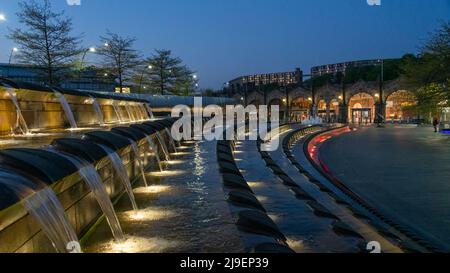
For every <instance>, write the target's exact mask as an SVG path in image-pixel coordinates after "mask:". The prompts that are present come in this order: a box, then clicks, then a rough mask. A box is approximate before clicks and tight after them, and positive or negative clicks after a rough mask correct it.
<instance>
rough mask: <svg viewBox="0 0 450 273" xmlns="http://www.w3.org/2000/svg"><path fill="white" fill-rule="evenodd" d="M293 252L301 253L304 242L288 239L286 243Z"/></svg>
mask: <svg viewBox="0 0 450 273" xmlns="http://www.w3.org/2000/svg"><path fill="white" fill-rule="evenodd" d="M286 243H287V244H288V245H289V247H290V248H292V250H294V251H295V252H302V251H303V250H304V249H305V242H304V241H301V240H297V239H294V238H288V240H287V242H286Z"/></svg>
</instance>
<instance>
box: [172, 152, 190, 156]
mask: <svg viewBox="0 0 450 273" xmlns="http://www.w3.org/2000/svg"><path fill="white" fill-rule="evenodd" d="M171 155H174V156H183V155H189V153H187V152H177V153H171Z"/></svg>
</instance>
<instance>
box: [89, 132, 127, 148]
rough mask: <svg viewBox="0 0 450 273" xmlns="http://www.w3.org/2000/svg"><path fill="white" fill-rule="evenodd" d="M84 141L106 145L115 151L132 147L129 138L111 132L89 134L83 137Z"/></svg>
mask: <svg viewBox="0 0 450 273" xmlns="http://www.w3.org/2000/svg"><path fill="white" fill-rule="evenodd" d="M83 139H87V140H90V141H93V142H95V143H98V144H101V145H105V146H107V147H108V148H110V149H112V150H114V151H117V150H120V149H122V148H125V147H127V146H130V141H129V140H128V139H127V138H125V137H123V136H121V135H118V134H115V133H111V132H104V131H95V132H89V133H86V134H84V135H83Z"/></svg>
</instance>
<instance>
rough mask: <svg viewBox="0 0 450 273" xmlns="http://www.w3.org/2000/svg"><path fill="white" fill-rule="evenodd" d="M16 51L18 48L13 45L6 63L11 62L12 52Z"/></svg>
mask: <svg viewBox="0 0 450 273" xmlns="http://www.w3.org/2000/svg"><path fill="white" fill-rule="evenodd" d="M18 51H19V49H18V48H17V47H13V48H12V49H11V53H10V54H9V62H8V64H11V61H12V57H13V55H14V53H16V52H18Z"/></svg>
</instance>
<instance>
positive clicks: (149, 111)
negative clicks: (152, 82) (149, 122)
mask: <svg viewBox="0 0 450 273" xmlns="http://www.w3.org/2000/svg"><path fill="white" fill-rule="evenodd" d="M144 107H145V108H146V109H147V112H148V114H149V116H150V118H151V119H154V118H155V116H154V115H153V111H152V108H151V107H150V105H148V103H144Z"/></svg>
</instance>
